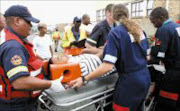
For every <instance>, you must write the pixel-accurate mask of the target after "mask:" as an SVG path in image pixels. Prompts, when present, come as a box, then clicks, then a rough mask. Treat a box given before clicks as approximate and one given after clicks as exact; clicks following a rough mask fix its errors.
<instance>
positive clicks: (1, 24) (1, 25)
mask: <svg viewBox="0 0 180 111" xmlns="http://www.w3.org/2000/svg"><path fill="white" fill-rule="evenodd" d="M4 27H5V18H4V15H3V14H2V13H0V32H1V31H2V29H3V28H4Z"/></svg>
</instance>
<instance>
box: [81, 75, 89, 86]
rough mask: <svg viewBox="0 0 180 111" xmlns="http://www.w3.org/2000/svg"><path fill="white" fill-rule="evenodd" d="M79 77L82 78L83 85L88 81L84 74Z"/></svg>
mask: <svg viewBox="0 0 180 111" xmlns="http://www.w3.org/2000/svg"><path fill="white" fill-rule="evenodd" d="M81 78H82V80H83V86H85V85H86V84H87V83H88V81H87V80H86V79H85V76H81Z"/></svg>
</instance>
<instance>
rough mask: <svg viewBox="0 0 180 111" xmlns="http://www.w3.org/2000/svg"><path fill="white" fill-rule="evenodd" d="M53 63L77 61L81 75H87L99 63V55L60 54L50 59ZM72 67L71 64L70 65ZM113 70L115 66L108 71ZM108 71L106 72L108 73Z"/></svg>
mask: <svg viewBox="0 0 180 111" xmlns="http://www.w3.org/2000/svg"><path fill="white" fill-rule="evenodd" d="M52 63H53V64H69V63H78V64H79V66H80V71H81V76H84V75H87V74H89V73H90V72H92V71H94V70H95V69H96V68H97V67H98V66H99V65H100V64H101V63H102V61H101V59H100V55H98V54H96V55H93V54H82V55H78V56H68V55H60V56H58V57H56V58H54V59H53V60H52ZM72 67H73V66H72ZM113 71H115V68H114V69H113V70H112V71H110V72H109V73H111V72H113ZM109 73H108V74H109Z"/></svg>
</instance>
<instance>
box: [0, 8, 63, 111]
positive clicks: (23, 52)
mask: <svg viewBox="0 0 180 111" xmlns="http://www.w3.org/2000/svg"><path fill="white" fill-rule="evenodd" d="M4 16H5V19H6V26H7V27H5V28H4V29H3V30H2V31H1V37H0V40H1V41H0V111H36V100H37V98H38V96H39V95H40V94H41V92H42V90H44V89H49V90H51V91H53V92H61V91H64V90H65V89H64V87H63V85H62V84H61V80H62V77H61V78H59V79H57V80H53V81H48V80H42V79H43V73H42V72H43V71H42V65H43V63H42V61H41V60H39V59H38V58H37V57H36V56H35V54H34V53H33V45H32V44H31V43H29V42H28V40H27V39H26V37H27V36H28V35H30V31H31V27H32V24H31V22H35V23H38V22H39V20H38V19H36V18H34V17H32V15H31V13H30V12H29V10H28V9H27V7H25V6H22V5H13V6H11V7H10V8H8V9H7V10H6V12H5V14H4Z"/></svg>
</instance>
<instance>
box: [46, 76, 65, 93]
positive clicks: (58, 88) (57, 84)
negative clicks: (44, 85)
mask: <svg viewBox="0 0 180 111" xmlns="http://www.w3.org/2000/svg"><path fill="white" fill-rule="evenodd" d="M62 79H63V76H61V77H60V78H59V79H56V80H53V81H51V82H52V83H51V87H50V88H49V89H48V90H51V91H52V92H62V91H65V88H64V86H63V85H62V84H61V81H62Z"/></svg>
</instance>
